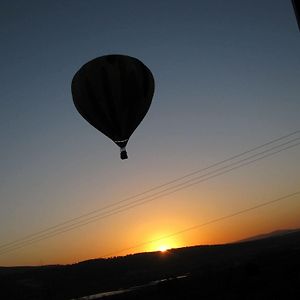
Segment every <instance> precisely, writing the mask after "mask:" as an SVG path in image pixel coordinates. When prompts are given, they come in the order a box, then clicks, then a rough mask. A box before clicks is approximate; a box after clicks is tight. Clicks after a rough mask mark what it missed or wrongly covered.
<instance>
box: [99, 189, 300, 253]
mask: <svg viewBox="0 0 300 300" xmlns="http://www.w3.org/2000/svg"><path fill="white" fill-rule="evenodd" d="M299 194H300V192H299V191H298V192H295V193H292V194H288V195H285V196H282V197H280V198H276V199H273V200H271V201H267V202H264V203H261V204H258V205H255V206H252V207H248V208H245V209H242V210H239V211H236V212H234V213H231V214H229V215H225V216H222V217H219V218H216V219H212V220H210V221H207V222H204V223H201V224H198V225H194V226H192V227H188V228H185V229H183V230H180V231H177V232H173V233H171V234H169V235H166V236H163V237H160V238H158V239H154V240H151V241H147V242H144V243H140V244H137V245H135V246H132V247H128V248H124V249H122V250H118V251H116V252H112V253H109V254H106V255H104V256H103V257H112V256H115V255H116V254H119V253H122V252H125V251H129V250H133V249H136V248H139V247H142V246H146V245H149V244H152V243H156V242H159V241H162V240H165V239H168V238H170V237H174V236H177V235H180V234H183V233H186V232H188V231H191V230H195V229H199V228H201V227H205V226H208V225H211V224H215V223H218V222H221V221H224V220H227V219H230V218H233V217H235V216H238V215H242V214H245V213H248V212H250V211H253V210H256V209H258V208H261V207H265V206H268V205H272V204H274V203H277V202H280V201H283V200H286V199H288V198H291V197H294V196H296V195H299Z"/></svg>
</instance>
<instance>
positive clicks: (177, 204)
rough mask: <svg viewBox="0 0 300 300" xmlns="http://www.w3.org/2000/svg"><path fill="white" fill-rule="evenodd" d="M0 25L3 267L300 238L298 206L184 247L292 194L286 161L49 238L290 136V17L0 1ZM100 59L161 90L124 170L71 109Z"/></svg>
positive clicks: (177, 7)
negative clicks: (136, 70)
mask: <svg viewBox="0 0 300 300" xmlns="http://www.w3.org/2000/svg"><path fill="white" fill-rule="evenodd" d="M0 25H1V26H0V33H1V48H0V54H1V55H0V65H1V68H0V82H1V88H0V101H1V110H0V125H1V131H0V135H1V136H0V157H1V160H0V266H15V265H43V264H68V263H75V262H78V261H82V260H86V259H90V258H98V257H104V256H106V255H114V253H118V255H123V254H128V253H133V252H141V251H154V250H158V249H159V247H161V246H166V247H183V246H190V245H198V244H217V243H226V242H231V241H236V240H238V239H241V238H244V237H246V236H250V235H255V234H259V233H262V232H268V231H273V230H277V229H282V228H297V227H300V201H299V200H300V197H299V194H298V195H295V196H291V197H289V198H286V199H284V200H283V201H278V202H275V203H274V204H272V205H268V206H265V207H261V208H259V209H256V210H252V211H249V212H248V213H244V214H241V215H238V216H235V217H232V218H228V219H226V220H223V221H220V222H215V223H211V224H210V225H207V226H203V227H198V228H195V229H193V230H187V231H185V232H182V233H180V234H179V232H180V231H184V230H185V229H187V228H191V227H193V226H196V225H199V224H204V223H206V222H210V221H211V220H214V219H216V218H219V217H222V216H225V215H229V214H232V213H235V212H237V211H240V210H243V209H246V208H248V207H254V206H256V205H259V204H260V203H264V202H267V201H272V200H274V199H277V198H279V197H282V196H285V195H288V194H291V193H294V192H297V191H298V190H299V186H300V184H299V183H300V182H299V181H300V180H299V178H300V164H299V161H300V147H299V146H298V147H297V146H295V147H292V148H289V149H286V150H284V151H281V152H280V153H277V154H275V155H272V156H270V157H266V158H264V159H260V160H258V161H256V162H253V163H251V164H248V165H245V166H243V167H241V168H238V169H234V170H232V171H230V172H227V173H225V174H220V175H218V176H215V177H213V178H210V179H207V180H205V181H202V182H199V183H198V184H194V185H192V186H190V187H187V188H184V189H181V190H179V191H176V192H174V193H172V194H168V195H165V196H162V197H158V198H157V199H154V200H153V201H148V202H146V203H143V204H141V205H138V206H135V207H133V208H132V209H124V211H121V212H119V213H111V215H109V216H106V217H105V218H104V217H101V218H99V219H96V220H95V221H94V222H87V223H88V224H85V226H78V227H77V228H75V229H74V230H69V231H67V230H66V232H60V231H59V229H60V227H54V228H53V226H56V225H57V224H61V223H63V222H66V221H68V220H70V219H74V218H79V217H81V216H84V215H86V214H89V213H91V212H94V211H99V210H101V209H102V208H103V207H106V206H110V205H113V204H114V203H117V202H119V201H121V200H122V199H126V198H128V197H131V196H134V195H136V194H139V193H143V192H145V191H147V190H149V189H151V188H153V187H157V186H160V185H162V184H165V183H167V182H169V181H171V180H174V179H177V178H181V177H182V176H185V175H186V174H189V173H192V172H195V171H197V170H201V169H203V168H205V167H208V166H210V165H212V164H215V163H217V162H219V161H222V160H225V159H227V158H229V157H231V156H234V155H237V154H239V153H242V152H244V151H247V150H248V149H251V148H253V147H256V146H259V145H262V144H264V143H266V142H269V141H271V140H273V139H277V138H280V137H281V136H284V135H287V134H290V133H293V132H295V131H297V130H299V129H300V117H299V116H300V99H299V96H300V85H299V79H300V56H299V53H300V33H299V30H298V27H297V23H296V18H295V15H294V12H293V8H292V5H291V2H290V1H285V0H276V1H274V0H253V1H247V2H245V1H238V0H228V1H210V0H202V1H191V0H187V1H174V0H172V1H171V0H165V1H145V0H138V1H137V0H126V1H123V0H122V1H121V0H111V1H96V0H89V1H84V0H80V1H79V0H72V1H69V0H64V1H37V0H36V1H32V0H28V1H16V0H12V1H1V4H0ZM106 54H126V55H130V56H134V57H137V58H138V59H140V60H141V61H143V62H144V64H145V65H147V66H148V68H149V69H150V70H151V71H152V73H153V75H154V78H155V85H156V88H155V93H154V97H153V102H152V105H151V108H150V110H149V112H148V114H147V115H146V117H145V119H144V120H143V122H142V123H141V124H140V126H139V127H138V128H137V129H136V131H135V132H134V134H133V135H132V137H131V138H130V141H129V143H128V147H127V151H128V155H129V159H128V160H126V161H122V160H120V158H119V149H118V147H117V146H116V145H115V144H114V143H113V142H112V141H111V140H109V139H108V138H107V137H106V136H104V135H102V134H101V133H100V132H98V131H97V130H96V129H95V128H93V127H92V126H90V125H89V124H88V123H87V122H86V121H85V120H84V119H83V118H82V117H81V116H80V114H79V113H78V112H77V111H76V108H75V106H74V104H73V100H72V96H71V87H70V84H71V80H72V77H73V76H74V74H75V72H76V71H77V70H78V69H79V68H80V67H81V66H82V65H83V64H84V63H86V62H87V61H89V60H91V59H93V58H95V57H99V56H102V55H106ZM299 137H300V134H299V133H298V134H296V135H292V136H290V137H289V138H290V139H293V138H298V139H299ZM284 141H286V140H284ZM123 203H124V204H126V203H127V202H126V201H125V202H123ZM113 208H115V207H110V208H109V209H113ZM88 216H90V217H92V216H93V215H88ZM79 220H81V219H80V218H79V219H75V220H74V221H73V222H76V221H79ZM72 224H79V223H72ZM65 225H70V223H67V224H65ZM49 228H52V230H56V229H58V231H54V232H53V231H52V233H51V234H49V232H48V231H44V230H48V229H49ZM40 231H43V232H40ZM61 231H63V230H61ZM37 232H40V233H39V234H40V235H39V236H38V237H39V238H38V241H36V240H34V238H36V237H37V236H32V234H35V233H37ZM56 233H59V234H56ZM174 233H178V234H174ZM167 236H169V238H165V239H161V240H160V238H162V237H167ZM23 238H26V239H25V240H22V239H23ZM14 241H17V242H15V243H14V244H10V243H12V242H14ZM150 241H154V242H150ZM137 245H140V246H139V247H135V246H137ZM23 246H24V247H23ZM122 249H127V250H124V251H122ZM6 250H9V251H6ZM1 251H2V252H1Z"/></svg>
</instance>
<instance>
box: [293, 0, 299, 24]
mask: <svg viewBox="0 0 300 300" xmlns="http://www.w3.org/2000/svg"><path fill="white" fill-rule="evenodd" d="M292 3H293V7H294V11H295V15H296V19H297V23H298V28H299V30H300V1H299V0H292Z"/></svg>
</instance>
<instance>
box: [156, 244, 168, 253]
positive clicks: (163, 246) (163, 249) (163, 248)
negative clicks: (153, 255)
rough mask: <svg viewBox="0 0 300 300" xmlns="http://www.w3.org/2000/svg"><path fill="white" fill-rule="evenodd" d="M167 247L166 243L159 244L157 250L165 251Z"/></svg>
mask: <svg viewBox="0 0 300 300" xmlns="http://www.w3.org/2000/svg"><path fill="white" fill-rule="evenodd" d="M168 249H169V247H168V246H166V245H161V246H159V248H158V250H159V251H160V252H166V251H167V250H168Z"/></svg>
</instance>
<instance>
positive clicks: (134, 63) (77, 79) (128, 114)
mask: <svg viewBox="0 0 300 300" xmlns="http://www.w3.org/2000/svg"><path fill="white" fill-rule="evenodd" d="M153 94H154V78H153V75H152V73H151V71H150V70H149V69H148V68H147V67H146V66H145V65H144V64H143V63H142V62H141V61H139V60H138V59H136V58H134V57H130V56H126V55H106V56H102V57H98V58H95V59H93V60H91V61H89V62H88V63H86V64H85V65H83V66H82V67H81V68H80V69H79V71H78V72H77V73H76V74H75V75H74V77H73V80H72V95H73V101H74V104H75V106H76V108H77V110H78V111H79V113H80V114H81V115H82V117H83V118H84V119H86V120H87V121H88V122H89V123H90V124H91V125H93V126H94V127H95V128H97V129H98V130H99V131H101V132H102V133H103V134H105V135H106V136H108V137H109V138H110V139H111V140H113V141H114V142H115V143H116V144H117V145H118V146H119V147H120V149H121V158H122V159H126V158H127V152H126V148H125V147H126V145H127V142H128V139H129V138H130V136H131V135H132V133H133V132H134V130H135V129H136V128H137V126H138V125H139V124H140V122H141V121H142V120H143V118H144V117H145V115H146V113H147V111H148V109H149V107H150V105H151V101H152V97H153Z"/></svg>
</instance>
